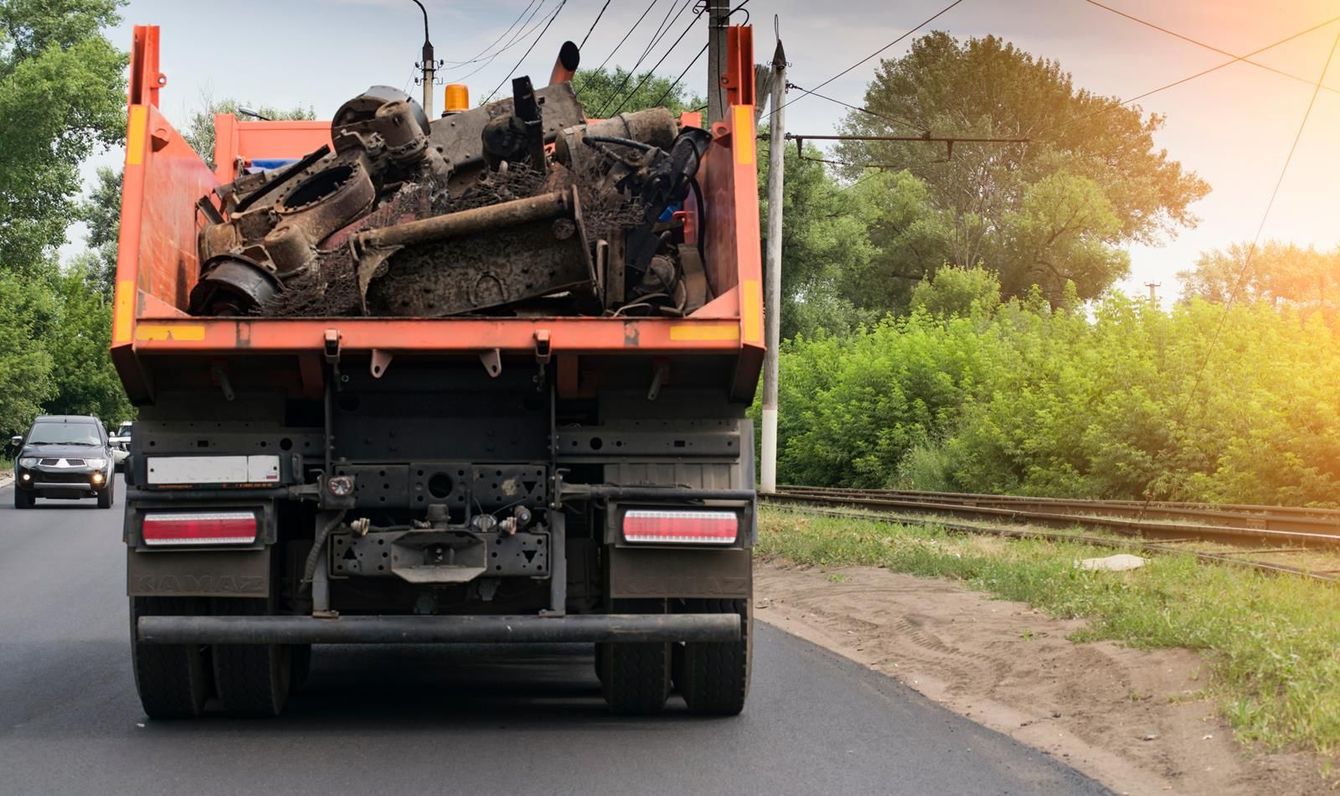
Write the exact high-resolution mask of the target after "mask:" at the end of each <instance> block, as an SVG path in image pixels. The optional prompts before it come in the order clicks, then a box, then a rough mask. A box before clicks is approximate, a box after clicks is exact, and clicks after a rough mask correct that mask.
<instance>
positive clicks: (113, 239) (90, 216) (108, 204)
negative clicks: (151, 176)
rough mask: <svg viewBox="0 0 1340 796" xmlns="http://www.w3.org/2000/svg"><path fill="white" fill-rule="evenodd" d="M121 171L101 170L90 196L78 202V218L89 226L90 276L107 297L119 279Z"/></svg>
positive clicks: (110, 295) (88, 275)
mask: <svg viewBox="0 0 1340 796" xmlns="http://www.w3.org/2000/svg"><path fill="white" fill-rule="evenodd" d="M121 174H122V173H121V172H120V171H118V170H113V169H109V168H106V167H103V168H99V169H98V176H97V181H96V182H95V183H94V185H93V189H92V190H91V191H90V192H89V195H88V198H86V199H85V200H84V201H82V202H80V203H79V208H78V211H79V212H78V216H77V217H78V219H79V220H80V221H83V222H84V223H85V224H86V225H88V239H87V241H86V243H87V245H88V248H89V249H90V251H91V252H92V255H93V256H92V259H90V260H89V261H88V263H87V266H88V267H87V269H86V271H87V278H88V279H89V281H90V283H91V284H92V285H93V286H94V287H95V288H96V289H97V290H98V292H99V293H101V294H102V295H103V297H105V298H106V299H108V300H111V298H112V288H113V286H114V284H115V281H116V246H117V239H118V238H119V236H120V234H121Z"/></svg>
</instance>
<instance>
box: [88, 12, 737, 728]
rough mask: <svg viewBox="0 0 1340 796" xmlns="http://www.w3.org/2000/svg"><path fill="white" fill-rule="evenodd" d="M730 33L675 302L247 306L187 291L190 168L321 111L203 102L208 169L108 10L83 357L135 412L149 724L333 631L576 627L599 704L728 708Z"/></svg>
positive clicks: (196, 269) (367, 634)
mask: <svg viewBox="0 0 1340 796" xmlns="http://www.w3.org/2000/svg"><path fill="white" fill-rule="evenodd" d="M749 34H750V31H749V29H748V28H744V27H738V28H731V29H730V30H729V37H728V40H729V45H730V46H729V61H730V64H731V68H730V69H729V70H728V73H727V76H726V78H725V80H724V81H723V83H724V85H725V88H726V90H727V91H728V93H729V105H728V107H727V109H726V111H725V114H724V118H723V119H721V120H720V121H717V122H714V123H712V124H711V125H710V126H709V127H708V128H707V130H706V134H702V133H700V135H702V139H703V140H704V141H705V142H707V143H706V144H705V153H704V154H703V157H702V160H701V164H700V165H699V166H698V168H697V172H696V185H698V186H700V187H699V188H698V194H699V195H698V197H697V199H698V201H696V202H690V203H687V205H686V206H685V207H684V208H683V209H682V210H680V211H679V213H680V215H679V218H680V219H681V220H682V221H683V223H682V224H680V225H679V227H677V229H678V232H676V233H675V234H677V235H682V236H683V238H684V242H685V244H687V245H690V246H696V248H697V250H698V251H700V252H701V253H702V263H703V266H704V267H703V270H704V271H705V277H706V281H707V285H708V296H709V299H710V300H707V301H705V302H704V303H702V305H701V306H699V307H697V308H696V309H693V310H692V311H689V312H681V313H680V314H678V315H675V314H667V315H655V316H647V315H634V314H632V313H631V312H629V313H624V312H614V313H611V312H600V313H592V314H585V315H575V314H562V315H558V314H556V315H546V314H544V313H543V312H528V313H514V314H511V315H508V314H500V313H497V312H490V313H470V312H464V313H458V314H455V315H452V316H450V317H429V316H422V315H419V316H416V315H404V314H400V315H395V316H393V317H392V316H374V315H367V314H363V315H355V316H339V317H310V316H303V317H268V316H264V315H257V314H245V313H242V314H239V313H223V314H215V315H208V314H201V313H199V312H195V311H194V310H193V308H192V296H193V294H194V295H198V291H197V286H198V284H199V283H200V281H201V276H202V269H203V268H204V266H205V264H204V263H202V262H201V255H200V252H201V247H202V243H201V236H202V229H204V227H205V226H206V225H207V224H209V223H212V222H213V223H218V222H226V221H227V216H228V214H227V208H223V207H221V206H220V203H219V201H218V198H217V197H218V195H219V193H218V190H219V189H220V186H224V185H227V184H230V183H233V182H234V181H236V180H237V179H238V178H239V177H240V176H241V175H242V174H244V173H246V172H248V171H249V170H251V169H253V168H254V167H255V166H256V164H260V163H263V162H267V161H279V162H292V161H295V160H299V159H301V158H303V157H304V156H305V155H306V154H307V153H309V152H312V151H313V150H318V149H320V148H321V147H323V146H326V145H329V144H330V142H331V129H332V128H331V122H279V121H275V122H270V121H241V120H238V119H235V118H233V117H231V116H220V117H218V119H217V120H216V130H217V145H216V157H215V161H216V164H217V165H216V167H215V168H213V169H211V168H210V167H209V166H208V165H206V163H204V162H203V161H202V160H201V158H200V157H198V156H197V155H196V153H195V152H194V151H193V150H192V149H191V147H190V146H189V145H188V144H187V142H186V141H185V140H184V139H183V137H182V136H181V134H180V133H179V132H178V130H177V129H176V128H175V127H174V126H173V125H172V123H171V122H169V121H168V119H167V117H166V116H165V115H164V114H163V113H162V112H161V110H160V107H159V96H160V92H162V91H164V90H165V87H166V85H167V81H166V78H165V76H164V75H163V74H162V73H161V72H160V71H159V61H158V35H159V33H158V29H157V28H155V27H139V28H136V30H135V41H134V49H133V53H132V65H131V87H130V104H129V126H128V131H129V132H128V143H127V153H126V161H125V183H124V195H123V199H122V215H121V231H120V256H119V262H118V267H117V277H116V280H117V281H116V299H115V311H114V328H113V335H112V337H113V342H112V350H111V353H112V358H113V361H114V362H115V365H116V368H117V370H118V372H119V374H120V376H121V379H122V381H123V382H124V385H125V388H126V390H127V392H128V394H129V395H130V397H131V398H132V400H133V401H134V402H135V403H136V404H137V405H138V406H139V419H138V421H137V423H136V428H135V434H134V439H133V443H132V444H133V449H132V454H131V458H130V464H129V466H128V467H127V509H126V514H125V541H126V544H127V548H128V555H127V588H128V592H129V595H130V603H131V642H132V655H133V660H134V672H135V679H136V685H137V687H138V690H139V694H140V698H141V700H142V702H143V705H144V709H145V711H146V712H147V713H148V714H149V715H150V716H151V717H154V718H171V717H188V716H194V715H198V714H200V713H201V712H202V711H205V710H207V709H208V710H213V709H214V707H215V706H218V707H219V708H220V709H222V710H223V711H226V712H230V713H235V714H250V715H258V714H260V715H264V714H275V713H278V712H279V711H281V710H282V709H283V706H284V704H285V701H286V699H287V697H288V694H289V693H290V690H291V689H293V688H297V687H298V686H299V685H300V684H301V682H302V680H303V678H304V676H305V674H306V671H307V667H308V665H309V662H310V656H311V649H312V645H313V644H346V643H358V644H364V643H387V644H432V643H494V642H517V643H569V644H571V643H591V644H594V649H595V660H596V670H597V674H598V676H599V677H600V680H601V682H602V683H603V689H604V696H605V698H606V700H607V702H608V703H609V705H610V707H611V709H612V710H614V711H615V712H623V713H647V712H653V711H657V710H660V709H661V708H662V706H664V705H665V704H666V702H667V700H668V699H669V697H670V695H671V694H673V693H678V694H680V695H682V696H683V698H684V701H685V703H686V705H687V707H688V709H689V710H691V711H694V712H700V713H708V714H733V713H738V712H739V711H740V710H741V709H742V707H743V705H744V701H745V696H746V693H747V690H748V683H749V670H750V654H749V644H750V637H751V635H752V625H751V607H750V606H751V594H752V585H751V584H752V575H751V561H750V559H751V546H752V543H753V537H754V528H755V495H754V471H753V455H752V453H753V439H752V436H753V435H752V427H751V425H750V424H749V422H748V421H747V420H746V419H745V409H746V407H747V405H748V404H749V402H750V401H751V400H752V398H753V395H754V389H755V384H756V380H757V377H758V372H759V368H760V364H761V362H762V355H763V317H762V296H761V287H760V282H761V274H760V272H761V264H760V252H759V229H758V218H759V216H758V203H757V187H756V176H755V174H756V172H755V168H756V167H755V156H756V153H755V130H754V118H755V117H754V108H753V103H754V99H753V93H754V85H753V76H752V75H753V73H752V67H751V64H752V45H751V39H750V35H749ZM450 121H451V120H449V119H446V118H444V119H441V120H433V121H432V124H431V129H432V131H433V134H434V135H436V134H437V131H438V130H439V126H441V125H446V124H449V123H450ZM682 121H683V122H685V123H687V124H693V123H696V122H697V119H696V118H695V117H691V116H689V115H686V117H685V119H683V120H682ZM425 129H427V128H425ZM550 143H552V142H550ZM549 151H550V152H552V146H551V147H550V150H549ZM206 205H208V206H206ZM517 256H525V255H524V254H519V255H517ZM439 265H440V267H443V268H446V267H449V264H439ZM430 266H432V267H438V266H437V265H433V264H431V263H430Z"/></svg>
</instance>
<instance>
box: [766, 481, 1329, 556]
mask: <svg viewBox="0 0 1340 796" xmlns="http://www.w3.org/2000/svg"><path fill="white" fill-rule="evenodd" d="M769 499H770V500H772V501H774V502H777V503H787V502H790V503H807V502H808V503H812V502H819V503H821V504H824V505H851V506H863V507H867V508H875V509H896V510H898V511H902V512H913V513H915V512H921V513H929V514H940V515H948V516H952V517H959V518H968V519H993V520H997V521H1005V522H1008V521H1014V522H1023V523H1027V524H1029V525H1045V526H1051V527H1060V528H1069V527H1073V526H1076V525H1082V526H1086V527H1090V528H1101V529H1104V530H1108V531H1113V532H1115V533H1123V534H1127V535H1135V536H1146V537H1153V538H1162V539H1182V538H1186V537H1194V538H1197V539H1200V540H1202V541H1214V542H1221V543H1224V544H1232V545H1239V546H1241V545H1250V544H1259V543H1261V542H1266V543H1269V544H1273V545H1276V546H1279V545H1289V546H1297V547H1323V548H1324V547H1329V548H1335V547H1340V531H1335V532H1330V533H1319V532H1311V531H1280V530H1271V529H1267V528H1246V527H1240V526H1230V525H1206V524H1197V523H1191V522H1164V521H1152V520H1143V519H1127V518H1121V517H1111V516H1106V517H1105V516H1097V515H1095V514H1092V513H1087V512H1081V511H1061V510H1043V509H1039V508H1037V507H1035V506H1023V507H1005V506H978V505H972V504H969V503H956V502H936V503H932V502H927V501H920V500H900V499H896V498H884V497H862V496H859V495H821V494H817V493H810V492H794V491H793V492H785V493H778V494H775V495H770V496H769Z"/></svg>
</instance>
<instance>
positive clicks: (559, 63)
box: [549, 41, 582, 86]
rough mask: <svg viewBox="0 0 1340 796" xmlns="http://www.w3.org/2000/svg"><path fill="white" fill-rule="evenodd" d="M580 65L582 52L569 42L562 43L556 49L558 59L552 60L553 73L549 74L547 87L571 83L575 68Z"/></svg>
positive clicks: (575, 72)
mask: <svg viewBox="0 0 1340 796" xmlns="http://www.w3.org/2000/svg"><path fill="white" fill-rule="evenodd" d="M581 63H582V51H581V50H580V49H579V48H578V47H577V45H576V44H573V43H572V42H570V41H565V42H563V46H562V47H559V48H558V58H556V59H554V68H553V71H551V72H550V73H549V85H551V86H552V85H554V84H555V83H571V82H572V77H573V75H575V74H577V67H578V66H580V65H581Z"/></svg>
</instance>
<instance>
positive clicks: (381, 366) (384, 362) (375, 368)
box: [369, 348, 395, 379]
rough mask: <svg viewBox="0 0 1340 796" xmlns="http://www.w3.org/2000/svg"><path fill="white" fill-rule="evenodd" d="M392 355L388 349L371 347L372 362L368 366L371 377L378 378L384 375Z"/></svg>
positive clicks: (389, 365)
mask: <svg viewBox="0 0 1340 796" xmlns="http://www.w3.org/2000/svg"><path fill="white" fill-rule="evenodd" d="M394 356H395V355H394V354H392V353H391V352H390V351H383V350H382V349H380V348H374V349H372V364H371V365H370V366H369V370H370V371H371V372H372V378H374V379H380V378H381V377H382V376H385V375H386V371H387V370H388V369H389V368H390V367H391V360H392V359H393V358H394Z"/></svg>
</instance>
